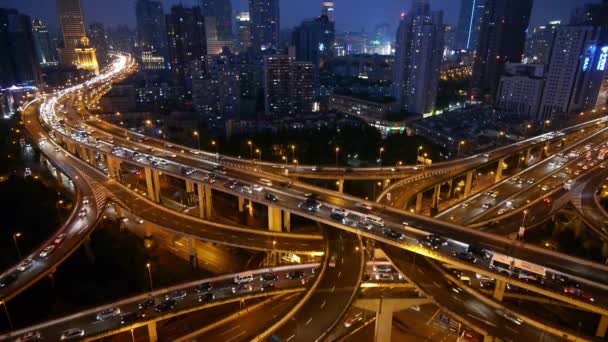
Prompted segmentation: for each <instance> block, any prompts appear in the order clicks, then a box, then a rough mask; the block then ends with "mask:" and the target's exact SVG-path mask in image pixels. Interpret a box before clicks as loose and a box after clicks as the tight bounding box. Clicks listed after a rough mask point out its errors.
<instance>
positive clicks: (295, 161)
mask: <svg viewBox="0 0 608 342" xmlns="http://www.w3.org/2000/svg"><path fill="white" fill-rule="evenodd" d="M293 163H294V164H296V170H297V169H298V160H297V159H294V160H293Z"/></svg>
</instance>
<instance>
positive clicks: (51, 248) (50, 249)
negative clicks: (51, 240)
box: [39, 245, 55, 258]
mask: <svg viewBox="0 0 608 342" xmlns="http://www.w3.org/2000/svg"><path fill="white" fill-rule="evenodd" d="M54 250H55V245H48V246H46V247H44V249H43V250H42V252H40V254H39V255H40V257H41V258H46V257H48V256H49V255H50V254H51V253H53V251H54Z"/></svg>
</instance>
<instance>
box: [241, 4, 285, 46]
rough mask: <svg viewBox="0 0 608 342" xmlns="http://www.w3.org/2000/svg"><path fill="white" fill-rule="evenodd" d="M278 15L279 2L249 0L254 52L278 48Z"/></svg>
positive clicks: (279, 24)
mask: <svg viewBox="0 0 608 342" xmlns="http://www.w3.org/2000/svg"><path fill="white" fill-rule="evenodd" d="M280 15H281V13H280V10H279V0H249V16H250V18H251V44H252V46H253V48H254V50H255V51H256V52H259V51H263V50H267V49H277V48H278V47H279V33H280V29H281V19H280Z"/></svg>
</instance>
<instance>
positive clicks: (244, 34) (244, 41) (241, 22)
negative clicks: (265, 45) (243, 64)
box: [236, 12, 251, 52]
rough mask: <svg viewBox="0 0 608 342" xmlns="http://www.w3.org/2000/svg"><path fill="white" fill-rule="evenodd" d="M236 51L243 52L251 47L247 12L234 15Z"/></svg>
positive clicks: (249, 22) (249, 21) (249, 23)
mask: <svg viewBox="0 0 608 342" xmlns="http://www.w3.org/2000/svg"><path fill="white" fill-rule="evenodd" d="M236 33H237V37H236V38H237V46H236V47H237V51H240V52H244V51H247V49H249V47H250V46H251V20H250V18H249V12H238V13H237V14H236Z"/></svg>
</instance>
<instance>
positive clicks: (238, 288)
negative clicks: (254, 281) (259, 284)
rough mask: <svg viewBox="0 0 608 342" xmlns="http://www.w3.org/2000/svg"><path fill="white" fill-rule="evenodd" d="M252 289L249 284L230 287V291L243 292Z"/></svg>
mask: <svg viewBox="0 0 608 342" xmlns="http://www.w3.org/2000/svg"><path fill="white" fill-rule="evenodd" d="M251 291H253V286H251V284H240V285H237V286H233V287H232V293H245V292H251Z"/></svg>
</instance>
